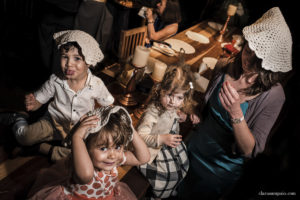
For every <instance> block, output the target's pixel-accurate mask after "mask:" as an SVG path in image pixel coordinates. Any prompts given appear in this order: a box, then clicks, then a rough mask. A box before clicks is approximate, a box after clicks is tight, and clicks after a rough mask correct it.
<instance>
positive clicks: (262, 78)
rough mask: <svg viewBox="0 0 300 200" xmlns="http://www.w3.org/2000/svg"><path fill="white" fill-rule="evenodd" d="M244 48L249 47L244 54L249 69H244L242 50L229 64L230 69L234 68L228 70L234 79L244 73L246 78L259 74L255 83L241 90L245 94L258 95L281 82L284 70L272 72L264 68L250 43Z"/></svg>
mask: <svg viewBox="0 0 300 200" xmlns="http://www.w3.org/2000/svg"><path fill="white" fill-rule="evenodd" d="M243 48H248V49H247V50H246V51H247V54H244V55H245V56H246V57H247V58H248V60H249V62H248V63H247V66H244V69H245V68H246V70H247V71H244V69H243V66H242V51H243V50H242V51H241V52H240V53H239V54H238V55H237V56H236V58H235V59H234V61H233V62H232V63H231V64H229V65H231V66H230V67H229V68H228V69H233V70H231V71H227V73H229V74H230V75H231V76H232V77H233V78H234V79H236V80H237V79H239V78H240V77H241V76H242V75H243V76H245V77H246V79H248V78H250V77H251V76H253V75H257V77H256V79H255V81H254V83H253V85H251V86H250V87H248V88H245V89H243V90H241V92H243V93H244V94H246V95H248V96H252V95H256V94H259V93H261V92H265V91H267V90H269V89H270V88H271V87H272V86H274V85H276V84H277V83H280V82H281V81H282V80H283V79H284V77H285V73H283V72H272V71H270V70H265V69H264V68H262V65H261V64H262V59H260V58H258V57H257V56H256V54H255V52H254V51H252V50H251V49H250V48H249V47H248V43H246V44H245V45H244V47H243Z"/></svg>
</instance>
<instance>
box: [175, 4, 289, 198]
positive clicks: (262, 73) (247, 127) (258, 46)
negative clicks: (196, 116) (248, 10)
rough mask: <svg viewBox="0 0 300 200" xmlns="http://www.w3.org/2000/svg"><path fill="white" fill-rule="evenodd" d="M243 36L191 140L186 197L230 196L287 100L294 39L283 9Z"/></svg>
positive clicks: (267, 15) (217, 80)
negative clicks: (286, 76)
mask: <svg viewBox="0 0 300 200" xmlns="http://www.w3.org/2000/svg"><path fill="white" fill-rule="evenodd" d="M243 34H244V37H245V40H246V44H245V46H244V48H243V50H242V52H241V54H240V55H239V56H238V57H237V58H235V60H234V61H232V62H228V63H226V64H225V65H224V66H223V67H222V68H220V69H219V68H218V67H216V71H215V76H214V78H213V79H212V80H211V81H210V85H209V87H208V90H207V92H206V94H205V104H206V106H205V110H204V111H203V112H202V114H203V116H205V118H204V120H203V122H202V123H201V124H199V125H197V126H196V127H195V128H194V130H193V131H192V133H191V137H190V139H189V141H188V152H189V159H190V168H189V171H188V174H187V176H186V178H185V180H184V181H183V183H182V184H181V185H180V187H179V198H180V199H201V200H203V199H209V200H213V199H219V198H221V197H223V196H224V195H226V193H227V192H229V191H230V190H231V189H232V188H233V187H234V185H235V184H236V182H237V180H238V179H239V178H240V176H241V174H242V172H243V164H244V161H245V159H248V158H252V157H255V156H256V155H257V154H258V153H260V152H262V151H263V150H264V147H265V143H266V140H267V137H268V135H269V133H270V130H271V128H272V126H273V125H274V123H275V121H276V119H277V117H278V115H279V113H280V111H281V108H282V106H283V104H284V101H285V95H284V91H283V87H282V86H281V84H280V83H279V82H280V80H281V78H283V77H284V76H283V75H284V73H285V72H288V71H290V70H291V69H292V66H291V58H292V51H291V50H292V38H291V33H290V31H289V28H288V26H287V24H286V22H285V20H284V17H283V16H282V14H281V11H280V9H279V8H278V7H274V8H272V9H270V10H269V11H267V12H266V13H265V14H264V15H263V16H262V17H261V18H260V19H259V20H257V21H256V22H255V23H254V24H252V25H250V26H247V27H245V28H244V29H243ZM219 64H220V63H219ZM219 66H220V65H219Z"/></svg>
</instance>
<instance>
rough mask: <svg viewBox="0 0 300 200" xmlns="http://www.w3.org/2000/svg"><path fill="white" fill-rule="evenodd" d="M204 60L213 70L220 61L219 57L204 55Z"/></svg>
mask: <svg viewBox="0 0 300 200" xmlns="http://www.w3.org/2000/svg"><path fill="white" fill-rule="evenodd" d="M202 61H203V62H204V63H206V65H207V67H209V68H210V69H212V70H213V69H214V68H215V66H216V64H217V62H218V59H216V58H213V57H204V58H203V60H202Z"/></svg>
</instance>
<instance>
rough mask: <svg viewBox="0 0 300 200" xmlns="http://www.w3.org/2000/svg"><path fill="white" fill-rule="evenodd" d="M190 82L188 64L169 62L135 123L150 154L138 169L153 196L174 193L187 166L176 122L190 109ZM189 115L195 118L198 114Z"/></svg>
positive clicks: (191, 109)
mask: <svg viewBox="0 0 300 200" xmlns="http://www.w3.org/2000/svg"><path fill="white" fill-rule="evenodd" d="M192 82H193V81H192V75H191V72H190V69H189V66H181V65H179V66H170V67H169V68H168V69H167V71H166V73H165V75H164V78H163V81H162V82H161V83H159V84H157V85H156V87H154V88H153V90H152V93H151V94H150V95H151V97H152V98H151V102H150V104H149V105H148V107H147V110H146V112H145V113H144V114H143V116H142V118H141V120H140V121H139V124H138V126H137V131H138V133H139V135H140V136H141V137H142V138H143V139H144V141H145V142H146V144H147V145H148V148H149V151H150V154H151V159H150V161H149V162H148V163H147V164H144V165H141V166H139V170H140V171H141V172H142V173H143V174H144V176H145V177H146V178H147V179H148V180H149V182H150V184H151V186H152V189H153V190H152V191H153V196H154V197H155V198H167V197H169V196H171V195H174V194H175V189H176V186H177V185H178V183H179V182H180V181H181V180H182V179H183V177H184V176H185V174H186V172H187V170H188V167H189V162H188V158H187V152H186V147H185V144H184V143H183V142H182V136H181V135H180V133H179V122H181V121H183V120H185V119H186V114H184V113H193V107H194V106H195V103H194V101H193V100H192V96H193V83H192ZM191 119H195V120H194V122H195V123H197V122H198V121H197V120H198V118H191Z"/></svg>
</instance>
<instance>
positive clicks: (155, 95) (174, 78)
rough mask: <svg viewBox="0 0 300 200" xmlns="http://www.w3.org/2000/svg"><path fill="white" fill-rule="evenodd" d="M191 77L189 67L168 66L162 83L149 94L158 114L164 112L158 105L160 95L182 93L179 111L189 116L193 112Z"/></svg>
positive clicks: (159, 104)
mask: <svg viewBox="0 0 300 200" xmlns="http://www.w3.org/2000/svg"><path fill="white" fill-rule="evenodd" d="M192 83H193V75H192V72H191V70H190V66H188V65H184V64H179V65H173V66H169V67H168V69H167V70H166V73H165V75H164V78H163V81H162V82H161V83H159V84H157V85H156V87H154V88H153V89H152V91H151V93H150V95H151V102H153V103H154V105H155V106H156V107H157V108H158V110H159V114H162V113H163V112H164V110H165V109H164V107H163V106H162V104H161V103H160V97H161V95H164V94H166V93H167V92H170V93H171V94H172V93H174V92H177V91H184V101H183V107H182V108H181V110H182V111H183V112H185V113H188V114H191V113H193V111H194V107H195V105H196V102H195V101H194V100H193V94H194V90H193V88H191V84H192Z"/></svg>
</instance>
